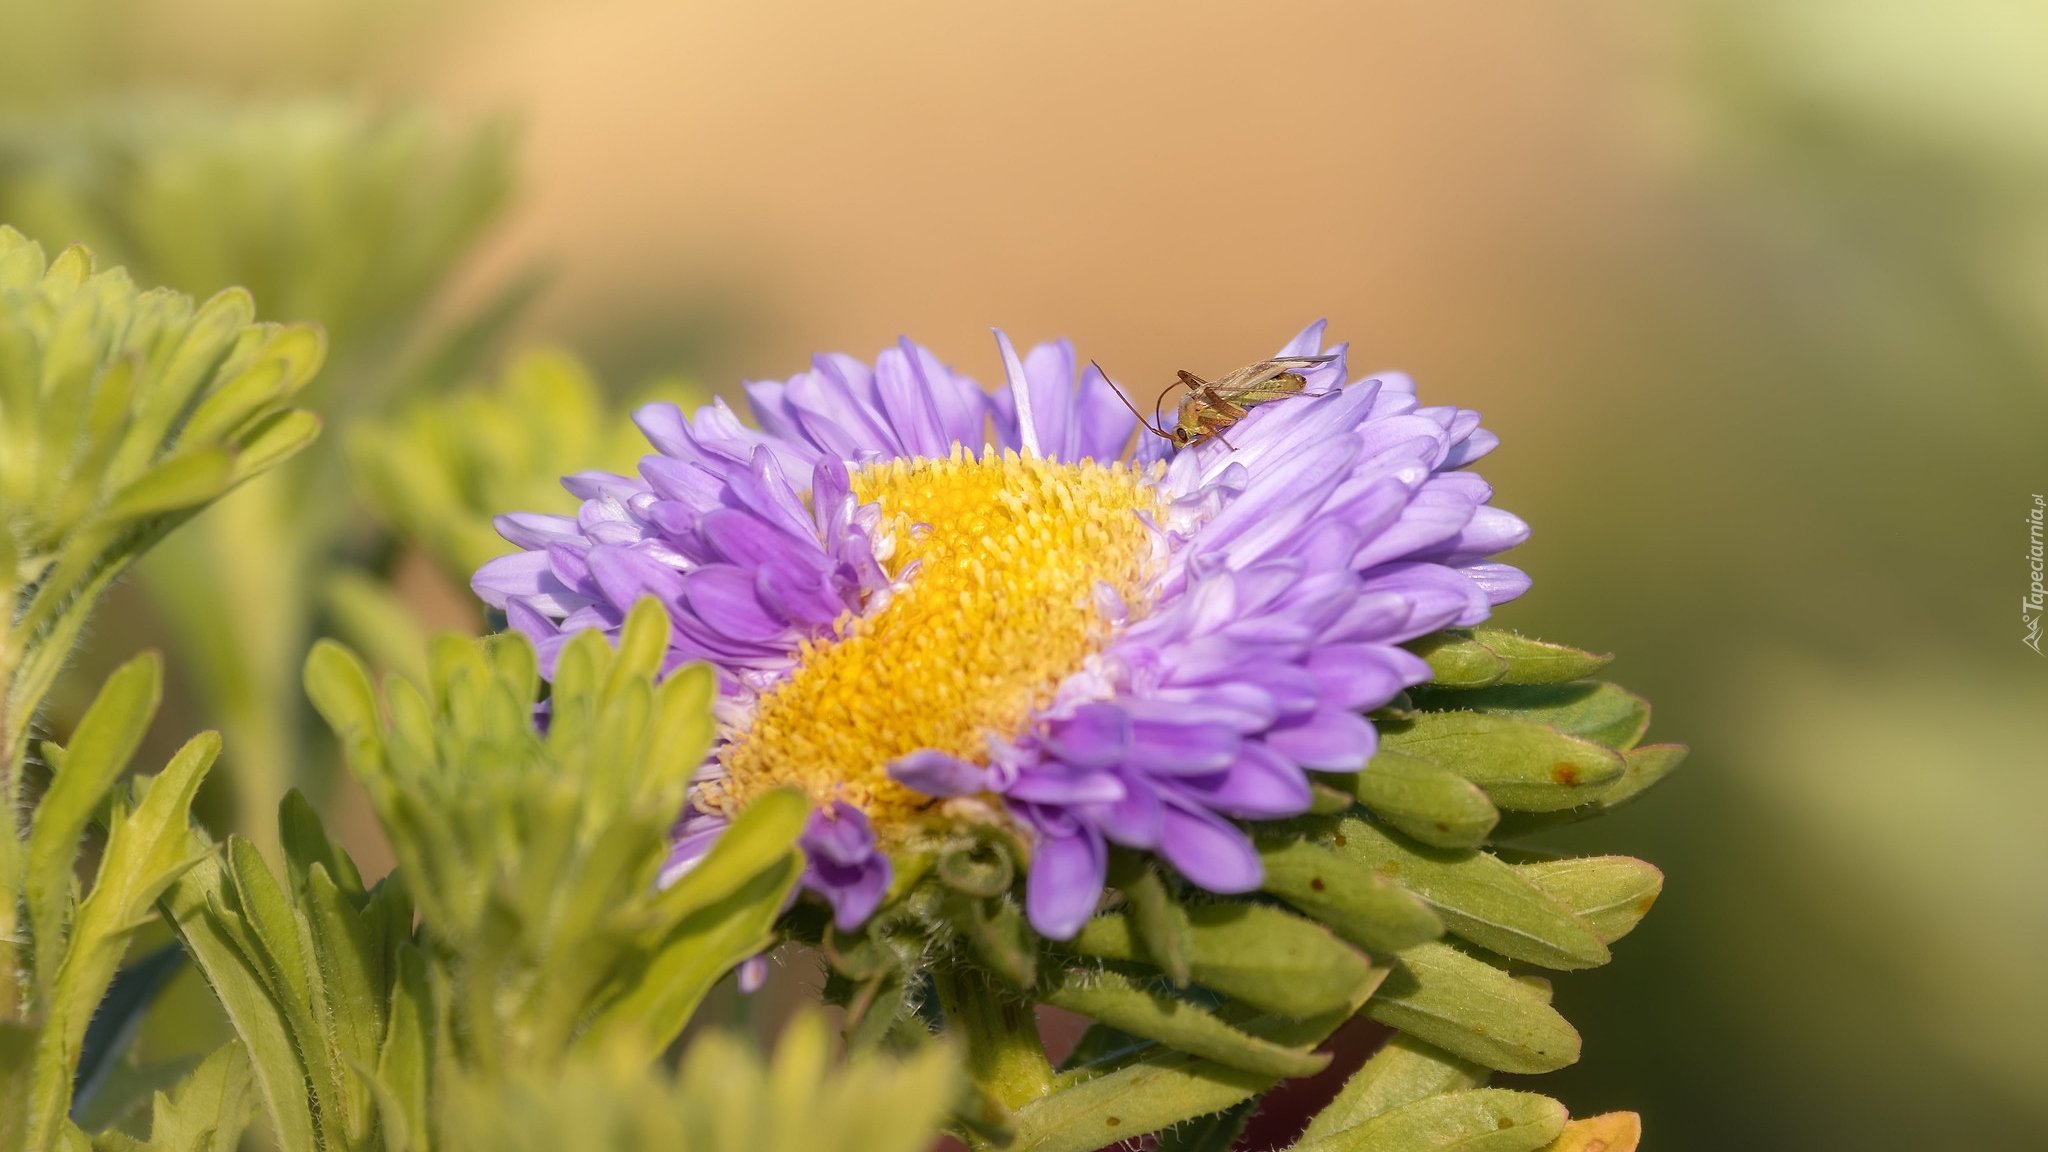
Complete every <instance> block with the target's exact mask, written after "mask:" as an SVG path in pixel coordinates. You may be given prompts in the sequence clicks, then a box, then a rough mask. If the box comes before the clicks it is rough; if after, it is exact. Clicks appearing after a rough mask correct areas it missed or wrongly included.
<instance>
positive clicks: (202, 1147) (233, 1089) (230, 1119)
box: [149, 1040, 255, 1152]
mask: <svg viewBox="0 0 2048 1152" xmlns="http://www.w3.org/2000/svg"><path fill="white" fill-rule="evenodd" d="M252 1087H253V1080H252V1077H251V1075H250V1071H249V1053H248V1049H246V1048H244V1047H243V1046H242V1044H241V1042H240V1041H238V1040H230V1041H228V1042H227V1043H226V1044H224V1045H222V1046H221V1047H219V1048H217V1049H215V1050H214V1053H213V1055H211V1056H208V1057H207V1058H206V1060H205V1062H204V1063H202V1064H200V1065H199V1067H198V1068H197V1069H196V1070H194V1071H193V1073H192V1078H191V1079H189V1080H187V1081H185V1083H184V1084H182V1085H180V1086H179V1088H178V1089H177V1091H176V1092H175V1093H174V1094H173V1095H172V1096H170V1097H169V1098H166V1097H165V1096H164V1094H163V1093H161V1092H159V1093H157V1094H156V1104H155V1106H154V1109H153V1114H152V1116H151V1119H150V1125H149V1147H150V1149H151V1152H234V1150H235V1148H236V1147H237V1146H238V1145H239V1144H240V1143H241V1139H242V1130H243V1129H244V1128H246V1127H248V1125H249V1112H250V1109H251V1107H252V1106H253V1104H254V1102H255V1094H254V1093H253V1092H252V1091H251V1089H252Z"/></svg>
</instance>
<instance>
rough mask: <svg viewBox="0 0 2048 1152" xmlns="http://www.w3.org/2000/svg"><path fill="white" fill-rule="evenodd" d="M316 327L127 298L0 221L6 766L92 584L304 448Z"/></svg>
mask: <svg viewBox="0 0 2048 1152" xmlns="http://www.w3.org/2000/svg"><path fill="white" fill-rule="evenodd" d="M324 348H325V344H324V340H323V337H322V336H321V333H320V331H319V330H318V329H317V328H311V327H306V326H280V325H275V324H259V323H257V322H256V320H255V306H254V304H253V303H252V302H251V300H250V297H249V294H248V293H246V292H243V291H240V290H229V291H226V292H222V293H221V294H219V295H217V296H215V297H213V298H212V299H211V300H208V301H207V302H205V303H204V304H194V302H193V301H192V300H191V299H190V298H188V297H185V296H181V295H179V294H178V293H176V292H171V291H167V290H164V289H152V290H150V291H146V292H145V291H138V290H137V289H136V287H135V285H134V284H133V282H131V281H130V280H129V278H128V276H127V274H126V273H125V272H123V271H121V270H120V269H114V270H112V271H107V272H97V271H95V269H94V267H93V258H92V255H91V254H90V253H89V252H87V251H86V250H85V249H83V248H76V247H74V248H70V249H68V250H66V251H65V252H64V253H63V254H62V255H60V256H59V257H58V258H57V259H56V260H54V261H46V260H45V259H44V255H43V251H42V249H41V247H40V246H38V245H36V244H35V243H33V242H31V241H29V240H28V239H26V238H25V237H23V236H22V235H21V234H20V233H19V232H16V231H14V230H13V229H11V228H7V227H4V226H0V603H5V604H6V605H7V608H8V612H7V615H6V617H5V619H4V620H0V629H4V630H0V685H4V688H5V697H4V699H0V717H4V720H0V754H4V755H5V756H6V758H7V759H8V760H10V761H11V760H13V759H14V758H15V757H16V756H18V755H19V754H20V752H21V751H22V748H21V741H22V739H23V735H24V734H25V733H26V732H27V730H28V725H29V723H30V721H31V719H32V718H33V714H34V711H35V709H36V707H37V706H38V705H39V703H40V702H41V700H42V698H43V696H44V694H45V693H47V692H48V690H49V686H50V683H51V681H52V679H53V678H54V677H55V675H56V672H57V670H58V668H59V667H61V666H62V664H63V662H64V660H65V658H66V656H68V654H69V652H70V649H71V646H72V644H73V643H74V642H75V640H76V639H77V636H78V634H79V631H80V629H81V628H82V627H83V626H84V623H85V618H86V616H87V614H88V613H89V612H90V611H91V608H92V605H93V603H94V601H95V600H96V599H97V598H98V596H99V594H100V592H101V591H102V590H104V589H105V588H106V586H107V585H108V584H109V583H110V582H111V581H112V580H113V579H114V577H115V576H117V575H118V574H119V573H120V572H121V571H122V570H123V569H124V568H126V566H127V565H128V564H129V562H130V561H132V560H133V559H135V557H136V556H137V555H139V554H140V553H141V552H142V551H143V550H145V549H146V548H148V547H149V546H150V545H151V544H153V543H154V542H155V541H156V540H158V539H160V538H161V537H162V536H163V534H164V533H165V532H168V531H169V530H170V529H171V528H172V527H174V526H176V525H177V524H179V523H181V522H182V521H184V520H185V519H187V518H189V517H190V516H192V515H193V514H194V513H195V512H197V511H198V510H199V509H201V508H203V507H205V506H206V505H207V504H208V503H210V502H212V501H213V500H215V499H218V498H219V497H220V496H221V495H222V494H224V493H225V492H227V491H228V490H229V489H231V488H233V487H234V486H235V485H237V484H240V483H242V482H243V481H245V480H247V479H249V478H250V477H252V476H255V475H258V474H260V473H262V472H265V471H267V470H269V469H271V468H273V467H275V466H276V465H277V464H279V463H280V462H282V461H283V460H284V459H286V458H287V457H289V456H291V455H292V454H293V453H295V452H297V451H299V450H300V449H301V448H303V447H305V446H306V445H307V444H308V443H310V442H311V441H312V439H313V437H314V436H315V435H317V434H318V432H319V427H320V423H319V420H318V419H317V418H316V417H315V416H313V415H312V414H311V413H309V412H305V411H302V410H299V409H295V408H292V407H291V406H290V401H291V399H292V397H293V396H294V394H296V393H297V392H298V391H299V390H300V389H302V388H303V387H304V386H305V384H306V382H307V381H308V380H310V379H311V378H312V377H313V374H314V373H315V372H316V371H318V369H319V367H320V362H321V358H322V355H323V353H324Z"/></svg>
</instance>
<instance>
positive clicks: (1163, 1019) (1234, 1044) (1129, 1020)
mask: <svg viewBox="0 0 2048 1152" xmlns="http://www.w3.org/2000/svg"><path fill="white" fill-rule="evenodd" d="M1039 998H1040V999H1042V1000H1043V1001H1045V1002H1046V1003H1048V1004H1051V1005H1053V1006H1055V1007H1058V1008H1064V1009H1066V1010H1067V1011H1069V1012H1077V1013H1079V1014H1081V1015H1083V1016H1086V1017H1088V1018H1090V1019H1093V1020H1100V1021H1102V1022H1103V1023H1105V1024H1108V1025H1110V1026H1111V1027H1114V1028H1118V1029H1121V1030H1122V1031H1125V1032H1129V1033H1131V1034H1132V1035H1135V1036H1145V1037H1148V1038H1150V1039H1153V1040H1157V1041H1159V1042H1160V1043H1161V1044H1164V1045H1167V1046H1168V1047H1170V1048H1175V1049H1178V1050H1179V1051H1182V1052H1187V1053H1191V1054H1193V1055H1196V1056H1202V1057H1206V1058H1208V1059H1210V1060H1214V1061H1216V1062H1218V1063H1220V1064H1225V1065H1228V1066H1230V1067H1232V1068H1240V1069H1243V1070H1245V1071H1247V1072H1255V1073H1260V1074H1263V1075H1267V1076H1275V1077H1288V1076H1308V1075H1312V1074H1314V1073H1316V1072H1319V1071H1321V1070H1322V1068H1323V1067H1324V1066H1325V1065H1327V1064H1328V1063H1329V1062H1330V1058H1329V1056H1327V1055H1324V1054H1318V1053H1311V1052H1302V1051H1298V1050H1296V1049H1293V1048H1289V1047H1287V1046H1285V1045H1281V1044H1275V1043H1272V1042H1271V1041H1267V1040H1261V1039H1259V1038H1258V1037H1256V1036H1252V1035H1250V1034H1249V1033H1246V1032H1241V1031H1239V1030H1238V1029H1236V1028H1233V1027H1231V1026H1230V1025H1228V1024H1225V1023H1224V1022H1223V1021H1221V1020H1219V1019H1217V1018H1216V1017H1215V1016H1214V1015H1212V1014H1210V1013H1208V1012H1204V1011H1202V1010H1201V1009H1200V1008H1197V1007H1195V1006H1194V1005H1193V1004H1190V1003H1188V1002H1186V1001H1184V1000H1177V999H1175V998H1173V997H1171V996H1168V995H1166V994H1164V993H1161V992H1154V991H1149V990H1147V989H1144V988H1140V987H1138V986H1136V985H1134V984H1132V983H1131V982H1130V981H1129V980H1127V979H1125V978H1124V977H1122V976H1119V975H1117V974H1116V973H1113V972H1088V973H1080V972H1069V973H1066V974H1065V975H1064V978H1063V979H1062V980H1060V982H1058V983H1056V984H1054V985H1053V986H1052V987H1051V988H1047V989H1041V990H1040V992H1039Z"/></svg>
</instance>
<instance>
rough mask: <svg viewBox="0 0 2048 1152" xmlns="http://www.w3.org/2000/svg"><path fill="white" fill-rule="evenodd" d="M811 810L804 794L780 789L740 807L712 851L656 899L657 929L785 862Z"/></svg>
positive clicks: (706, 905) (723, 897) (727, 894)
mask: <svg viewBox="0 0 2048 1152" xmlns="http://www.w3.org/2000/svg"><path fill="white" fill-rule="evenodd" d="M810 807H811V805H810V801H809V800H808V799H806V798H805V797H804V794H803V793H801V792H798V791H797V790H796V789H794V788H778V789H775V790H774V791H772V792H768V793H764V794H763V795H762V796H760V797H759V798H757V799H756V800H755V801H754V802H753V803H751V804H749V805H747V806H746V807H745V808H743V809H741V810H740V814H739V815H738V816H737V817H735V818H734V819H733V822H732V825H731V826H730V827H728V828H727V829H726V830H725V831H724V832H723V833H721V834H720V835H719V837H718V842H717V843H715V844H713V845H712V846H711V851H710V852H709V853H707V854H706V855H705V857H704V858H703V859H702V860H700V861H698V863H697V865H696V866H695V867H693V868H691V869H690V870H689V871H688V872H685V873H683V875H682V876H681V877H680V878H678V879H676V880H675V881H674V882H672V883H671V884H670V885H669V887H668V888H667V889H665V890H664V891H663V892H662V893H661V895H659V896H657V897H656V898H655V911H656V913H657V914H658V915H659V916H660V918H661V919H660V926H661V929H662V930H663V931H664V932H665V931H666V929H667V927H668V925H670V924H674V923H675V922H677V921H679V920H681V919H683V918H684V917H686V916H688V915H690V914H691V913H693V912H695V911H697V910H698V909H702V908H708V907H711V906H712V905H714V904H716V903H718V902H719V901H721V900H724V899H725V898H726V897H727V896H729V895H731V894H732V893H734V892H736V891H738V890H739V889H740V888H741V886H743V885H745V884H746V883H747V882H748V881H750V880H752V879H754V878H755V877H758V876H760V875H762V874H763V873H764V872H766V871H767V870H768V869H770V868H773V867H775V866H776V865H777V864H778V863H781V862H783V861H784V860H786V859H787V858H788V857H789V855H790V853H791V851H792V849H794V848H795V846H796V838H797V837H798V836H800V835H802V834H803V830H804V822H805V820H807V819H808V818H809V816H810Z"/></svg>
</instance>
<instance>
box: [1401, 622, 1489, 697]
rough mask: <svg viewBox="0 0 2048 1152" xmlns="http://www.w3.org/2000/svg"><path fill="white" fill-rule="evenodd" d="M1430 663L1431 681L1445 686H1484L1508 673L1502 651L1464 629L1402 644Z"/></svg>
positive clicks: (1432, 634) (1433, 633)
mask: <svg viewBox="0 0 2048 1152" xmlns="http://www.w3.org/2000/svg"><path fill="white" fill-rule="evenodd" d="M1402 647H1404V648H1406V649H1408V650H1409V651H1410V652H1413V653H1415V654H1416V655H1417V656H1420V657H1422V659H1423V661H1424V662H1425V663H1427V664H1428V665H1429V682H1430V683H1431V684H1435V685H1437V686H1438V687H1442V688H1484V687H1485V686H1487V685H1488V684H1492V683H1495V682H1497V681H1498V680H1499V679H1500V678H1501V677H1503V676H1505V675H1507V674H1508V662H1507V660H1506V659H1504V658H1503V657H1502V656H1501V655H1500V654H1499V653H1497V652H1495V651H1493V650H1492V649H1490V648H1488V647H1487V646H1486V645H1484V644H1481V643H1480V642H1479V641H1477V640H1475V639H1473V638H1472V633H1471V632H1470V631H1468V630H1466V629H1462V628H1447V629H1445V630H1444V631H1442V632H1432V633H1430V634H1429V635H1427V636H1423V637H1421V638H1419V639H1415V640H1410V641H1409V642H1408V643H1406V644H1404V645H1402Z"/></svg>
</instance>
